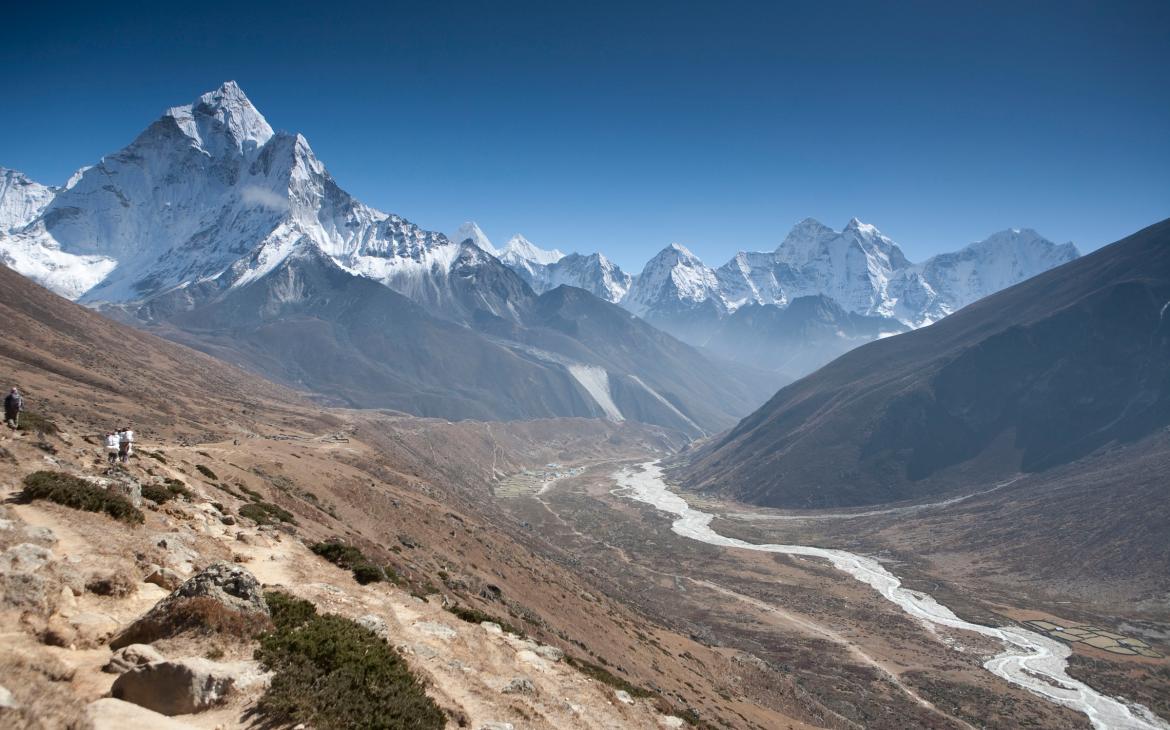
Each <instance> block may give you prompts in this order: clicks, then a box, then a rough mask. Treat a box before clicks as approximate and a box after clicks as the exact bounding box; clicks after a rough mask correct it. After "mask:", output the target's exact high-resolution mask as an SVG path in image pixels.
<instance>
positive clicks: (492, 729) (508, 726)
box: [479, 722, 516, 730]
mask: <svg viewBox="0 0 1170 730" xmlns="http://www.w3.org/2000/svg"><path fill="white" fill-rule="evenodd" d="M479 730H516V729H515V728H514V727H513V726H512V723H510V722H485V723H483V724H482V725H480V726H479Z"/></svg>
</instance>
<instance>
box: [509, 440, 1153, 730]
mask: <svg viewBox="0 0 1170 730" xmlns="http://www.w3.org/2000/svg"><path fill="white" fill-rule="evenodd" d="M632 465H633V464H632V463H630V464H612V463H610V464H599V465H596V466H595V467H594V468H591V469H590V470H588V471H587V472H586V473H585V474H584V475H583V476H580V477H572V478H567V479H564V480H561V481H559V482H558V483H557V484H555V485H554V486H553V487H552V488H551V489H547V490H544V491H543V492H542V493H541V494H539V495H529V496H527V497H518V496H514V495H513V496H509V497H508V498H507V499H506V500H505V501H506V503H507V505H508V508H509V509H510V510H511V511H513V512H514V513H515V514H517V515H518V516H522V518H523V519H525V520H528V521H531V522H532V523H533V524H536V525H539V527H540V530H541V531H542V532H543V533H544V534H546V535H550V536H552V539H553V541H554V542H555V543H556V544H557V545H558V546H560V548H561V549H563V550H565V551H566V552H567V553H568V554H571V555H572V556H573V558H574V559H575V560H579V561H581V563H582V564H583V565H584V566H585V567H586V569H587V570H590V571H595V572H597V573H599V574H603V575H605V576H606V579H607V581H608V582H609V584H610V585H611V586H613V587H614V590H615V591H617V595H619V596H620V597H621V598H622V600H624V601H627V602H630V603H633V604H634V605H637V606H638V607H640V608H641V609H642V610H644V611H646V612H647V613H648V614H650V615H651V616H653V617H655V618H657V619H658V620H660V621H663V622H664V623H666V624H667V625H668V626H671V627H673V628H676V629H677V630H678V631H680V632H685V633H687V634H689V635H691V636H698V637H701V639H702V640H703V641H704V642H708V643H711V644H713V645H718V646H722V647H725V648H734V649H737V650H739V651H740V652H742V655H741V656H742V657H750V659H744V661H761V662H764V663H765V664H766V665H767V666H768V667H769V669H770V670H772V672H771V673H772V674H773V675H774V676H773V677H772V679H771V681H770V683H769V686H768V687H766V688H752V687H748V686H741V687H738V688H737V689H739V690H740V691H743V692H745V693H746V694H749V695H751V696H753V699H754V700H755V701H758V702H761V703H767V702H769V701H773V702H775V701H776V700H777V698H781V697H785V696H786V694H787V697H788V698H789V699H790V701H791V699H799V700H800V701H801V702H803V707H804V709H805V711H806V712H807V713H808V714H807V715H805V719H807V720H808V721H810V722H813V723H816V724H821V725H825V726H838V727H850V726H863V727H908V726H913V727H971V726H974V727H1019V726H1024V725H1040V726H1043V727H1085V726H1088V724H1089V720H1088V718H1087V717H1086V716H1085V715H1084V714H1081V713H1079V712H1074V711H1070V710H1068V709H1066V708H1063V707H1060V706H1057V705H1055V704H1053V703H1051V702H1049V701H1046V700H1044V699H1041V698H1039V697H1037V696H1036V695H1034V694H1032V693H1030V692H1027V691H1025V690H1022V689H1020V688H1019V687H1016V686H1014V685H1012V684H1009V683H1008V682H1005V681H1004V680H1002V679H1000V678H998V677H995V676H992V675H991V674H989V673H988V672H987V671H986V670H985V669H984V668H983V666H982V665H983V662H984V660H985V659H987V658H989V657H991V656H993V655H995V654H998V653H999V652H1000V651H1002V648H1003V647H1002V645H1001V644H1000V643H999V642H998V641H994V640H991V639H989V638H987V637H983V636H978V635H976V634H972V633H971V632H968V631H962V630H950V629H940V628H938V627H933V628H929V629H928V628H927V627H924V626H923V625H921V624H919V623H918V622H917V621H914V620H912V619H910V618H908V617H907V616H906V615H905V614H904V613H902V612H901V611H900V610H899V609H897V608H896V607H894V606H891V605H890V604H888V603H886V602H885V600H884V599H882V598H880V597H879V596H878V595H877V593H876V592H874V591H873V590H872V589H870V588H868V587H867V586H864V585H860V584H858V583H857V582H856V581H854V580H853V579H851V578H849V577H848V576H847V575H845V574H843V573H840V572H838V571H836V570H833V569H832V568H830V567H829V566H828V565H827V563H825V562H824V561H821V560H816V559H813V558H807V557H800V556H790V555H778V554H771V555H768V554H759V553H753V552H747V551H743V550H734V549H730V550H729V549H726V548H717V547H713V546H710V545H703V544H696V543H695V542H693V541H690V540H687V539H685V538H682V537H680V536H678V535H675V534H674V533H672V532H671V531H670V522H669V520H670V518H669V517H668V516H667V515H665V514H663V513H660V512H656V511H654V510H650V509H648V508H647V507H645V506H643V505H639V504H637V503H635V502H631V501H630V500H628V499H626V498H625V497H623V496H621V493H620V491H615V486H616V484H615V481H614V479H613V477H614V473H615V472H616V471H618V469H619V468H620V467H629V466H632ZM1008 486H1009V485H1007V484H1003V485H990V486H989V487H987V488H986V489H983V488H981V489H979V490H975V491H978V492H980V493H983V492H988V491H994V490H996V489H1002V488H1006V487H1008ZM687 499H688V500H692V499H694V500H696V501H701V502H703V505H704V506H703V508H704V509H706V510H708V511H712V512H719V513H720V514H725V515H726V516H727V517H726V518H724V519H717V520H716V521H715V527H716V530H717V531H718V532H721V533H723V534H729V535H734V536H735V537H739V538H742V539H744V540H747V541H749V542H754V543H765V542H784V543H786V544H795V543H799V544H821V545H825V546H835V544H841V543H853V542H856V540H851V539H850V538H849V536H850V535H852V536H856V535H858V534H860V532H861V531H860V530H858V528H857V522H858V520H859V519H861V518H864V517H866V516H870V517H872V516H875V515H882V516H884V517H886V516H889V515H891V514H894V515H897V516H898V517H899V518H900V519H901V520H906V519H907V517H908V516H910V515H913V514H915V513H917V512H920V511H922V510H924V509H928V507H927V506H925V505H917V506H906V507H900V508H896V509H893V510H878V511H869V512H870V514H869V515H865V514H858V513H857V512H853V513H848V514H845V515H836V516H833V515H829V514H827V513H826V514H822V515H817V517H820V518H821V519H813V520H807V519H805V520H803V521H801V522H800V523H799V524H798V523H797V521H795V520H787V519H782V518H783V517H784V516H783V515H780V514H778V513H775V512H769V511H767V510H758V511H757V510H747V509H745V507H744V506H743V505H735V504H722V503H717V502H712V501H711V500H709V499H708V500H703V499H702V498H701V497H698V496H697V495H687ZM962 501H964V500H962V499H959V500H946V501H945V502H946V504H942V505H938V506H939V507H945V506H947V505H948V504H953V503H955V502H962ZM863 512H864V511H863ZM777 518H780V519H777ZM827 523H836V524H837V526H836V527H834V528H831V529H822V528H823V527H824V526H825V525H826V524H827ZM797 528H799V529H797ZM834 541H838V542H836V543H834ZM869 548H870V549H871V551H859V552H865V553H866V554H876V555H879V556H881V559H882V562H883V563H886V564H887V565H889V566H891V569H893V570H894V571H895V572H897V573H898V574H899V575H905V576H909V579H908V580H907V584H908V585H909V586H911V587H916V588H919V589H921V590H923V591H924V592H928V593H930V594H932V595H934V596H935V597H936V598H938V599H939V600H940V601H941V602H942V603H944V604H945V605H947V606H950V607H952V608H956V610H957V612H958V613H959V614H960V616H962V617H963V618H966V619H968V620H971V621H974V622H976V623H980V624H984V625H991V626H1002V625H1023V626H1025V627H1026V628H1030V629H1032V630H1035V627H1034V626H1027V625H1025V624H1024V623H1023V622H1024V621H1026V620H1031V619H1037V618H1044V617H1048V618H1050V619H1051V618H1056V617H1064V618H1063V619H1062V621H1063V622H1064V623H1066V624H1069V625H1072V624H1076V625H1083V624H1088V623H1095V624H1096V625H1097V626H1108V627H1112V628H1113V629H1114V630H1115V631H1122V632H1126V631H1128V632H1129V633H1128V634H1125V637H1126V638H1127V639H1128V640H1131V641H1133V642H1135V643H1138V642H1140V643H1141V644H1145V645H1147V646H1152V647H1153V650H1152V651H1151V652H1150V653H1151V654H1157V655H1158V656H1141V655H1136V653H1135V655H1133V656H1122V655H1119V654H1117V653H1113V652H1109V651H1108V650H1107V649H1102V648H1100V647H1098V646H1093V645H1092V644H1086V643H1084V642H1074V643H1073V644H1072V650H1073V656H1072V659H1071V661H1070V665H1071V666H1070V670H1069V673H1070V674H1071V675H1072V676H1074V677H1076V678H1078V679H1080V680H1082V681H1084V682H1086V683H1087V684H1089V685H1090V686H1093V687H1095V688H1097V689H1099V690H1100V691H1101V692H1103V693H1105V694H1109V695H1118V696H1121V697H1123V698H1124V699H1126V700H1128V701H1133V702H1139V703H1144V704H1146V705H1147V706H1148V707H1150V708H1152V709H1153V710H1154V711H1155V712H1159V713H1161V714H1162V715H1163V717H1166V716H1167V715H1168V714H1170V713H1167V708H1166V707H1165V705H1164V698H1165V697H1166V696H1168V695H1167V690H1168V689H1170V674H1168V671H1167V666H1168V664H1167V660H1166V659H1165V658H1164V656H1161V653H1160V652H1158V651H1157V650H1156V647H1157V645H1160V644H1161V643H1164V641H1165V638H1166V633H1164V632H1165V631H1166V629H1167V624H1166V623H1165V622H1164V621H1162V622H1159V621H1157V620H1156V617H1157V615H1158V613H1157V612H1156V611H1154V612H1145V613H1143V612H1141V611H1136V612H1135V611H1133V610H1132V607H1131V606H1127V607H1124V608H1123V607H1121V606H1117V607H1116V608H1118V609H1120V610H1115V611H1114V612H1112V613H1109V612H1100V611H1099V609H1100V608H1101V606H1099V605H1097V606H1094V607H1093V609H1096V610H1097V613H1095V614H1090V613H1087V612H1086V611H1085V608H1084V607H1083V606H1078V607H1077V609H1076V610H1073V609H1072V608H1071V605H1072V604H1071V603H1070V602H1068V601H1054V600H1052V597H1051V595H1048V596H1044V595H1043V594H1042V593H1041V592H1040V591H1034V592H1033V593H1032V594H1017V595H1016V596H1015V597H1014V598H1013V597H1012V596H1008V595H1004V592H1003V591H1002V590H1001V591H997V592H995V593H992V594H988V593H986V592H985V589H986V585H981V584H979V583H977V582H969V581H957V580H955V578H956V577H957V575H958V574H957V573H956V572H954V571H950V572H949V573H948V570H947V567H948V566H947V565H946V564H945V563H941V564H937V565H936V564H933V563H928V562H927V561H921V560H920V561H912V562H908V561H904V560H900V559H895V558H894V557H893V556H892V555H890V551H889V548H888V546H876V549H874V548H875V545H874V544H873V543H869ZM849 549H852V550H857V546H856V545H851V546H850V548H849ZM899 558H901V556H899ZM893 566H896V567H893ZM964 577H966V576H964ZM1090 615H1091V616H1092V621H1091V622H1090V621H1089V620H1088V619H1089V617H1090ZM1162 615H1163V616H1164V614H1162ZM1110 633H1114V632H1110ZM1117 635H1118V636H1122V635H1123V634H1117ZM696 669H697V671H702V668H698V667H697V668H696ZM753 692H754V694H753ZM862 698H864V699H862ZM859 700H861V701H859ZM1154 722H1155V723H1156V722H1157V721H1156V720H1155V721H1154ZM1104 726H1111V725H1104ZM1112 726H1116V725H1112ZM1135 726H1139V727H1140V726H1142V725H1140V724H1139V725H1135Z"/></svg>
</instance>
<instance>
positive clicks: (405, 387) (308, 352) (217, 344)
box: [0, 82, 777, 433]
mask: <svg viewBox="0 0 1170 730" xmlns="http://www.w3.org/2000/svg"><path fill="white" fill-rule="evenodd" d="M4 180H5V183H4V185H5V187H4V188H3V197H2V198H0V201H3V206H2V208H0V209H2V210H3V211H4V216H5V217H4V221H5V223H4V227H3V229H0V256H3V261H4V263H6V264H7V265H8V266H10V267H11V268H13V269H15V270H16V271H18V272H20V273H22V274H24V275H26V276H28V277H30V278H32V279H33V280H35V281H37V282H39V283H41V284H43V285H45V286H47V287H49V288H50V289H52V290H53V291H55V292H57V293H60V294H62V295H64V296H66V297H68V298H71V299H74V300H77V301H80V302H82V303H84V304H87V305H90V306H94V307H99V308H102V309H104V311H106V312H108V313H111V314H113V315H115V316H118V317H120V318H123V319H126V320H129V321H132V322H134V323H136V324H138V325H140V326H146V327H153V328H156V329H157V330H158V331H160V332H163V333H165V334H167V335H168V336H170V337H173V338H175V339H180V340H182V341H183V342H186V343H188V344H191V345H194V346H196V347H199V348H201V349H205V350H208V351H213V352H215V353H216V354H217V355H220V356H221V357H224V358H226V359H229V360H231V361H233V362H238V363H241V364H245V365H247V366H249V367H251V368H254V369H256V370H259V371H260V372H262V373H264V374H266V375H268V376H270V377H274V378H276V379H278V380H280V381H281V382H285V383H290V384H295V385H297V386H299V387H304V388H306V389H309V390H311V391H314V392H317V393H321V394H325V395H328V396H331V397H334V398H337V399H339V400H341V401H342V402H345V403H348V404H350V405H359V406H370V405H376V406H379V407H394V408H402V409H404V410H408V411H410V412H413V413H419V414H422V415H435V416H442V417H446V418H466V417H474V418H528V417H542V416H607V417H610V418H621V417H624V410H623V405H624V403H623V400H622V398H621V397H620V396H619V395H615V394H614V393H613V392H610V391H608V390H607V388H608V383H609V382H610V379H611V378H612V379H613V380H614V382H618V381H620V380H621V378H623V377H627V376H628V377H633V378H638V379H641V380H642V381H644V382H651V381H655V382H658V383H659V388H656V389H655V390H656V391H657V392H659V393H663V392H665V393H669V394H670V395H666V396H665V399H666V400H668V401H669V404H668V405H669V407H667V405H664V404H660V408H659V409H658V410H659V411H661V414H662V417H663V418H665V419H666V420H667V421H669V422H671V423H679V422H683V423H686V422H688V421H689V422H691V423H694V424H697V430H695V429H692V432H693V433H699V432H702V431H713V430H717V429H719V428H723V427H726V426H729V425H731V424H732V423H734V421H735V419H736V418H737V417H739V416H741V415H743V413H746V412H747V411H749V410H750V409H751V407H754V405H756V404H758V403H759V402H760V401H762V400H763V399H764V398H765V397H766V393H767V391H768V390H769V389H771V388H774V387H775V386H776V385H777V379H776V378H775V377H774V376H771V375H766V374H763V373H754V374H752V376H751V379H750V382H744V381H738V382H728V381H727V379H726V378H724V377H720V371H721V368H720V367H719V366H717V365H716V364H715V363H713V362H712V361H711V360H710V359H709V358H708V357H707V356H705V355H703V354H700V353H699V352H697V351H696V350H694V349H691V348H686V349H685V350H680V351H678V352H684V353H685V355H682V356H685V357H686V358H688V359H690V360H691V361H692V363H693V368H692V369H693V370H695V371H703V370H706V371H707V373H708V377H709V378H710V380H711V381H712V383H713V386H712V387H714V388H715V390H717V391H719V393H720V396H719V400H720V401H721V404H718V405H716V404H698V403H697V402H695V397H694V396H693V395H692V392H694V391H693V389H691V388H684V387H681V386H680V385H679V384H674V385H673V386H670V385H663V384H662V382H661V380H660V378H659V377H658V376H652V375H651V374H650V373H648V372H641V371H637V372H625V371H622V372H609V371H606V370H605V368H604V367H602V365H601V364H600V362H599V359H600V358H599V357H598V356H596V355H595V354H594V352H593V351H594V349H595V348H594V345H595V344H596V343H594V342H590V341H588V340H584V339H577V340H575V341H574V344H573V348H572V355H571V356H570V355H566V354H565V353H563V352H562V353H557V352H554V353H552V355H551V356H536V355H533V354H532V353H531V352H528V351H527V350H526V349H525V348H527V347H528V346H527V345H524V344H522V343H523V341H524V339H525V338H526V328H528V327H532V326H535V327H539V326H541V325H540V324H539V322H537V323H536V324H533V317H534V316H535V315H533V312H534V311H536V309H537V308H538V295H537V293H536V292H534V291H533V290H532V288H531V286H529V284H527V283H526V282H525V280H524V278H523V277H522V276H521V275H519V274H517V273H516V271H514V270H513V269H512V268H509V266H507V265H505V263H503V262H504V261H512V262H513V264H514V265H515V264H516V262H518V261H521V260H525V261H527V260H534V261H536V262H537V263H539V264H541V265H549V264H553V263H555V262H557V261H559V260H560V259H562V255H561V254H560V252H547V253H545V252H542V251H540V250H539V249H537V248H536V247H535V246H532V245H531V244H530V243H528V242H527V241H525V240H524V239H523V238H522V237H516V238H514V239H513V240H512V241H510V242H509V244H508V245H507V246H506V247H505V248H504V250H503V251H502V252H499V253H500V258H497V257H496V255H495V253H494V252H495V249H494V248H493V247H492V246H491V244H490V241H488V240H487V238H486V236H484V235H483V233H482V231H479V230H478V227H473V228H467V229H466V230H461V231H460V233H459V236H458V240H452V239H450V238H448V237H447V236H445V235H443V234H441V233H436V232H432V231H426V230H423V229H421V228H419V227H418V226H416V225H414V224H413V223H411V222H410V221H407V220H405V219H403V218H401V217H399V216H396V215H392V214H388V213H383V212H381V211H378V210H376V209H373V208H371V207H369V206H366V205H364V204H363V203H361V202H360V201H358V200H356V199H354V198H353V197H352V196H350V195H349V194H348V193H346V192H345V191H344V190H343V189H342V188H341V187H340V186H339V185H338V184H337V183H336V182H335V181H334V180H333V178H332V177H331V176H330V175H329V173H328V171H327V170H326V169H325V166H324V165H323V164H322V163H321V162H320V160H318V159H317V158H316V156H315V155H314V154H313V151H312V149H311V148H310V146H309V143H308V141H307V140H306V139H305V138H304V137H303V136H301V135H299V134H291V133H286V132H275V131H273V129H272V127H271V126H270V125H269V124H268V122H267V121H266V120H265V118H264V117H263V116H262V115H261V114H260V112H259V111H258V110H257V109H256V108H255V107H254V106H253V104H252V103H251V101H250V100H249V99H248V98H247V96H246V95H245V94H244V92H243V91H242V90H241V89H240V88H239V86H237V85H236V84H235V83H233V82H228V83H225V84H224V85H223V86H221V87H220V88H219V89H216V90H215V91H212V92H209V93H207V94H204V95H202V96H200V97H199V98H198V99H196V100H195V101H194V102H193V103H192V104H189V105H185V106H178V107H173V108H171V109H169V110H167V111H166V112H165V113H164V114H163V115H162V117H161V118H160V119H158V120H157V121H156V122H154V123H153V124H151V125H150V126H149V127H148V128H147V129H146V130H145V131H143V132H142V133H141V134H140V135H139V136H138V137H137V138H136V139H135V140H134V141H133V142H132V143H131V144H130V145H128V146H127V147H126V148H125V149H123V150H121V151H119V152H117V153H115V154H112V155H109V156H107V157H105V158H103V159H102V160H100V161H99V162H98V164H96V165H93V166H91V167H87V168H83V169H82V170H80V171H79V172H78V173H77V174H75V175H74V176H73V178H72V179H70V180H69V182H68V183H67V184H66V185H65V186H64V187H63V188H61V189H60V190H56V191H51V190H49V189H47V188H43V187H42V186H36V185H35V184H33V183H30V182H27V181H25V180H24V179H23V178H22V177H20V176H17V175H15V174H11V173H9V174H6V176H5V178H4ZM46 191H48V192H46ZM30 216H31V217H30ZM480 244H483V245H484V246H486V248H482V247H481V245H480ZM598 267H599V268H604V266H601V263H600V261H599V262H598ZM590 336H596V337H603V336H605V335H604V334H601V333H590ZM562 341H563V340H562ZM676 344H677V343H676ZM567 346H568V345H567V344H566V347H567ZM671 347H673V345H671ZM676 356H678V355H677V352H676ZM461 358H462V359H461ZM662 359H663V360H666V359H669V358H668V357H666V356H664V357H663V358H662ZM456 361H458V362H456ZM590 368H593V369H595V370H589V369H590ZM597 371H599V372H600V373H601V374H597ZM581 372H592V373H594V375H592V376H590V377H589V378H586V379H585V380H583V379H582V378H580V377H577V375H575V373H581ZM745 372H746V371H745ZM602 375H604V377H602ZM522 383H526V384H527V385H526V386H523V387H522V386H521V384H522ZM444 393H446V394H448V395H449V397H448V395H444ZM639 398H641V396H639ZM671 398H674V399H676V400H670V399H671ZM732 403H738V404H740V405H739V406H738V407H739V408H741V409H742V410H740V411H738V412H737V411H736V410H735V408H736V406H730V405H728V404H732ZM629 407H630V408H634V409H635V410H636V411H637V412H638V413H639V414H641V415H643V416H644V417H646V418H651V419H653V418H654V416H652V415H647V414H649V412H650V410H648V409H647V408H645V407H644V405H643V404H641V401H640V400H638V401H637V402H636V404H635V403H634V402H632V403H631V404H629ZM676 412H681V413H683V414H685V416H686V417H685V418H684V419H681V421H680V419H679V417H678V416H677V414H676ZM698 413H704V414H708V415H712V416H714V414H718V415H717V416H715V417H714V418H713V419H711V420H708V419H707V418H706V417H696V415H695V414H698Z"/></svg>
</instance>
